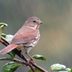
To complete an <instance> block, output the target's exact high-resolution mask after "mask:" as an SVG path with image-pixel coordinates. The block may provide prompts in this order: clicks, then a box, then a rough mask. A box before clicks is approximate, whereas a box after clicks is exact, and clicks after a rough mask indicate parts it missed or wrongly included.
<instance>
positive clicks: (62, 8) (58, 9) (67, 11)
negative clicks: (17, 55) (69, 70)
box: [0, 0, 72, 72]
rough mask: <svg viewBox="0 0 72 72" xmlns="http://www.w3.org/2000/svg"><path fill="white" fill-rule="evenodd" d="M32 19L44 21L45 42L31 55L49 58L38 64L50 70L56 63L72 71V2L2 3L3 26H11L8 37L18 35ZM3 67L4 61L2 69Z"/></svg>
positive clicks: (31, 0) (23, 0) (5, 0)
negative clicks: (22, 27) (30, 18)
mask: <svg viewBox="0 0 72 72" xmlns="http://www.w3.org/2000/svg"><path fill="white" fill-rule="evenodd" d="M30 16H38V17H39V18H40V19H41V20H42V21H43V25H42V26H41V28H40V31H41V39H40V41H39V43H38V45H37V46H36V47H35V48H34V49H33V50H32V51H31V52H30V54H31V55H32V54H43V55H44V56H45V57H46V58H47V61H42V62H40V61H37V62H38V63H39V65H41V66H43V67H44V68H46V69H48V68H49V66H50V65H52V64H54V63H61V64H65V65H66V66H68V67H72V0H0V22H6V23H8V28H7V31H6V32H7V33H8V34H14V33H15V32H16V31H17V30H18V29H19V28H20V27H21V26H22V25H23V23H24V21H25V20H26V19H27V18H28V17H30ZM3 64H4V62H2V61H1V62H0V66H1V68H2V65H3ZM0 70H1V69H0ZM23 71H24V70H23V69H22V68H21V69H18V70H17V72H23Z"/></svg>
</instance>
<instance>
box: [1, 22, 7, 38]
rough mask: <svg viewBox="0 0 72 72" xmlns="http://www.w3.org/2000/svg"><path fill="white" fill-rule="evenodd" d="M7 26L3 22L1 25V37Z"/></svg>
mask: <svg viewBox="0 0 72 72" xmlns="http://www.w3.org/2000/svg"><path fill="white" fill-rule="evenodd" d="M6 26H7V24H6V23H3V22H1V23H0V37H1V35H2V33H3V32H4V28H5V27H6Z"/></svg>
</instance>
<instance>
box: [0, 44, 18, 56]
mask: <svg viewBox="0 0 72 72" xmlns="http://www.w3.org/2000/svg"><path fill="white" fill-rule="evenodd" d="M17 47H18V45H16V44H10V45H8V46H7V47H5V48H3V49H2V50H0V54H2V55H4V54H7V53H9V52H10V51H12V50H13V49H15V48H17Z"/></svg>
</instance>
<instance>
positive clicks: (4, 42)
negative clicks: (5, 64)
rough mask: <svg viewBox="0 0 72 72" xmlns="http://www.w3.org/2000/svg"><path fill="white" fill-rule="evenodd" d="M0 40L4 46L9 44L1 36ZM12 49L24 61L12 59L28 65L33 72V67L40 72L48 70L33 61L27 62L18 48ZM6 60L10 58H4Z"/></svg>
mask: <svg viewBox="0 0 72 72" xmlns="http://www.w3.org/2000/svg"><path fill="white" fill-rule="evenodd" d="M0 42H1V43H2V44H3V45H5V46H7V45H9V43H8V42H7V41H6V40H5V39H3V38H1V39H0ZM13 51H14V52H15V53H16V54H17V55H18V56H19V57H20V58H21V59H23V60H24V61H25V62H22V61H20V60H15V59H14V60H12V61H14V62H18V63H21V64H25V65H27V66H29V67H30V68H31V70H32V72H35V71H34V68H33V67H35V68H37V69H39V70H40V71H41V72H48V71H46V70H45V69H44V68H42V67H40V66H38V65H37V64H36V63H34V62H30V63H28V60H27V59H26V58H25V57H24V56H23V55H22V54H21V52H20V51H19V50H17V49H14V50H13ZM6 60H10V59H6Z"/></svg>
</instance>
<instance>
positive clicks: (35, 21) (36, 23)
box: [25, 16, 42, 28]
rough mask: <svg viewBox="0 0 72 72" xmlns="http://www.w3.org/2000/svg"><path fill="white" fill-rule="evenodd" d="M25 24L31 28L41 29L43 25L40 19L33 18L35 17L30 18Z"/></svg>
mask: <svg viewBox="0 0 72 72" xmlns="http://www.w3.org/2000/svg"><path fill="white" fill-rule="evenodd" d="M25 24H26V25H28V26H31V27H36V28H39V27H40V25H41V24H42V21H41V20H40V19H39V18H38V17H36V16H33V17H29V18H28V19H27V21H26V22H25Z"/></svg>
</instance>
